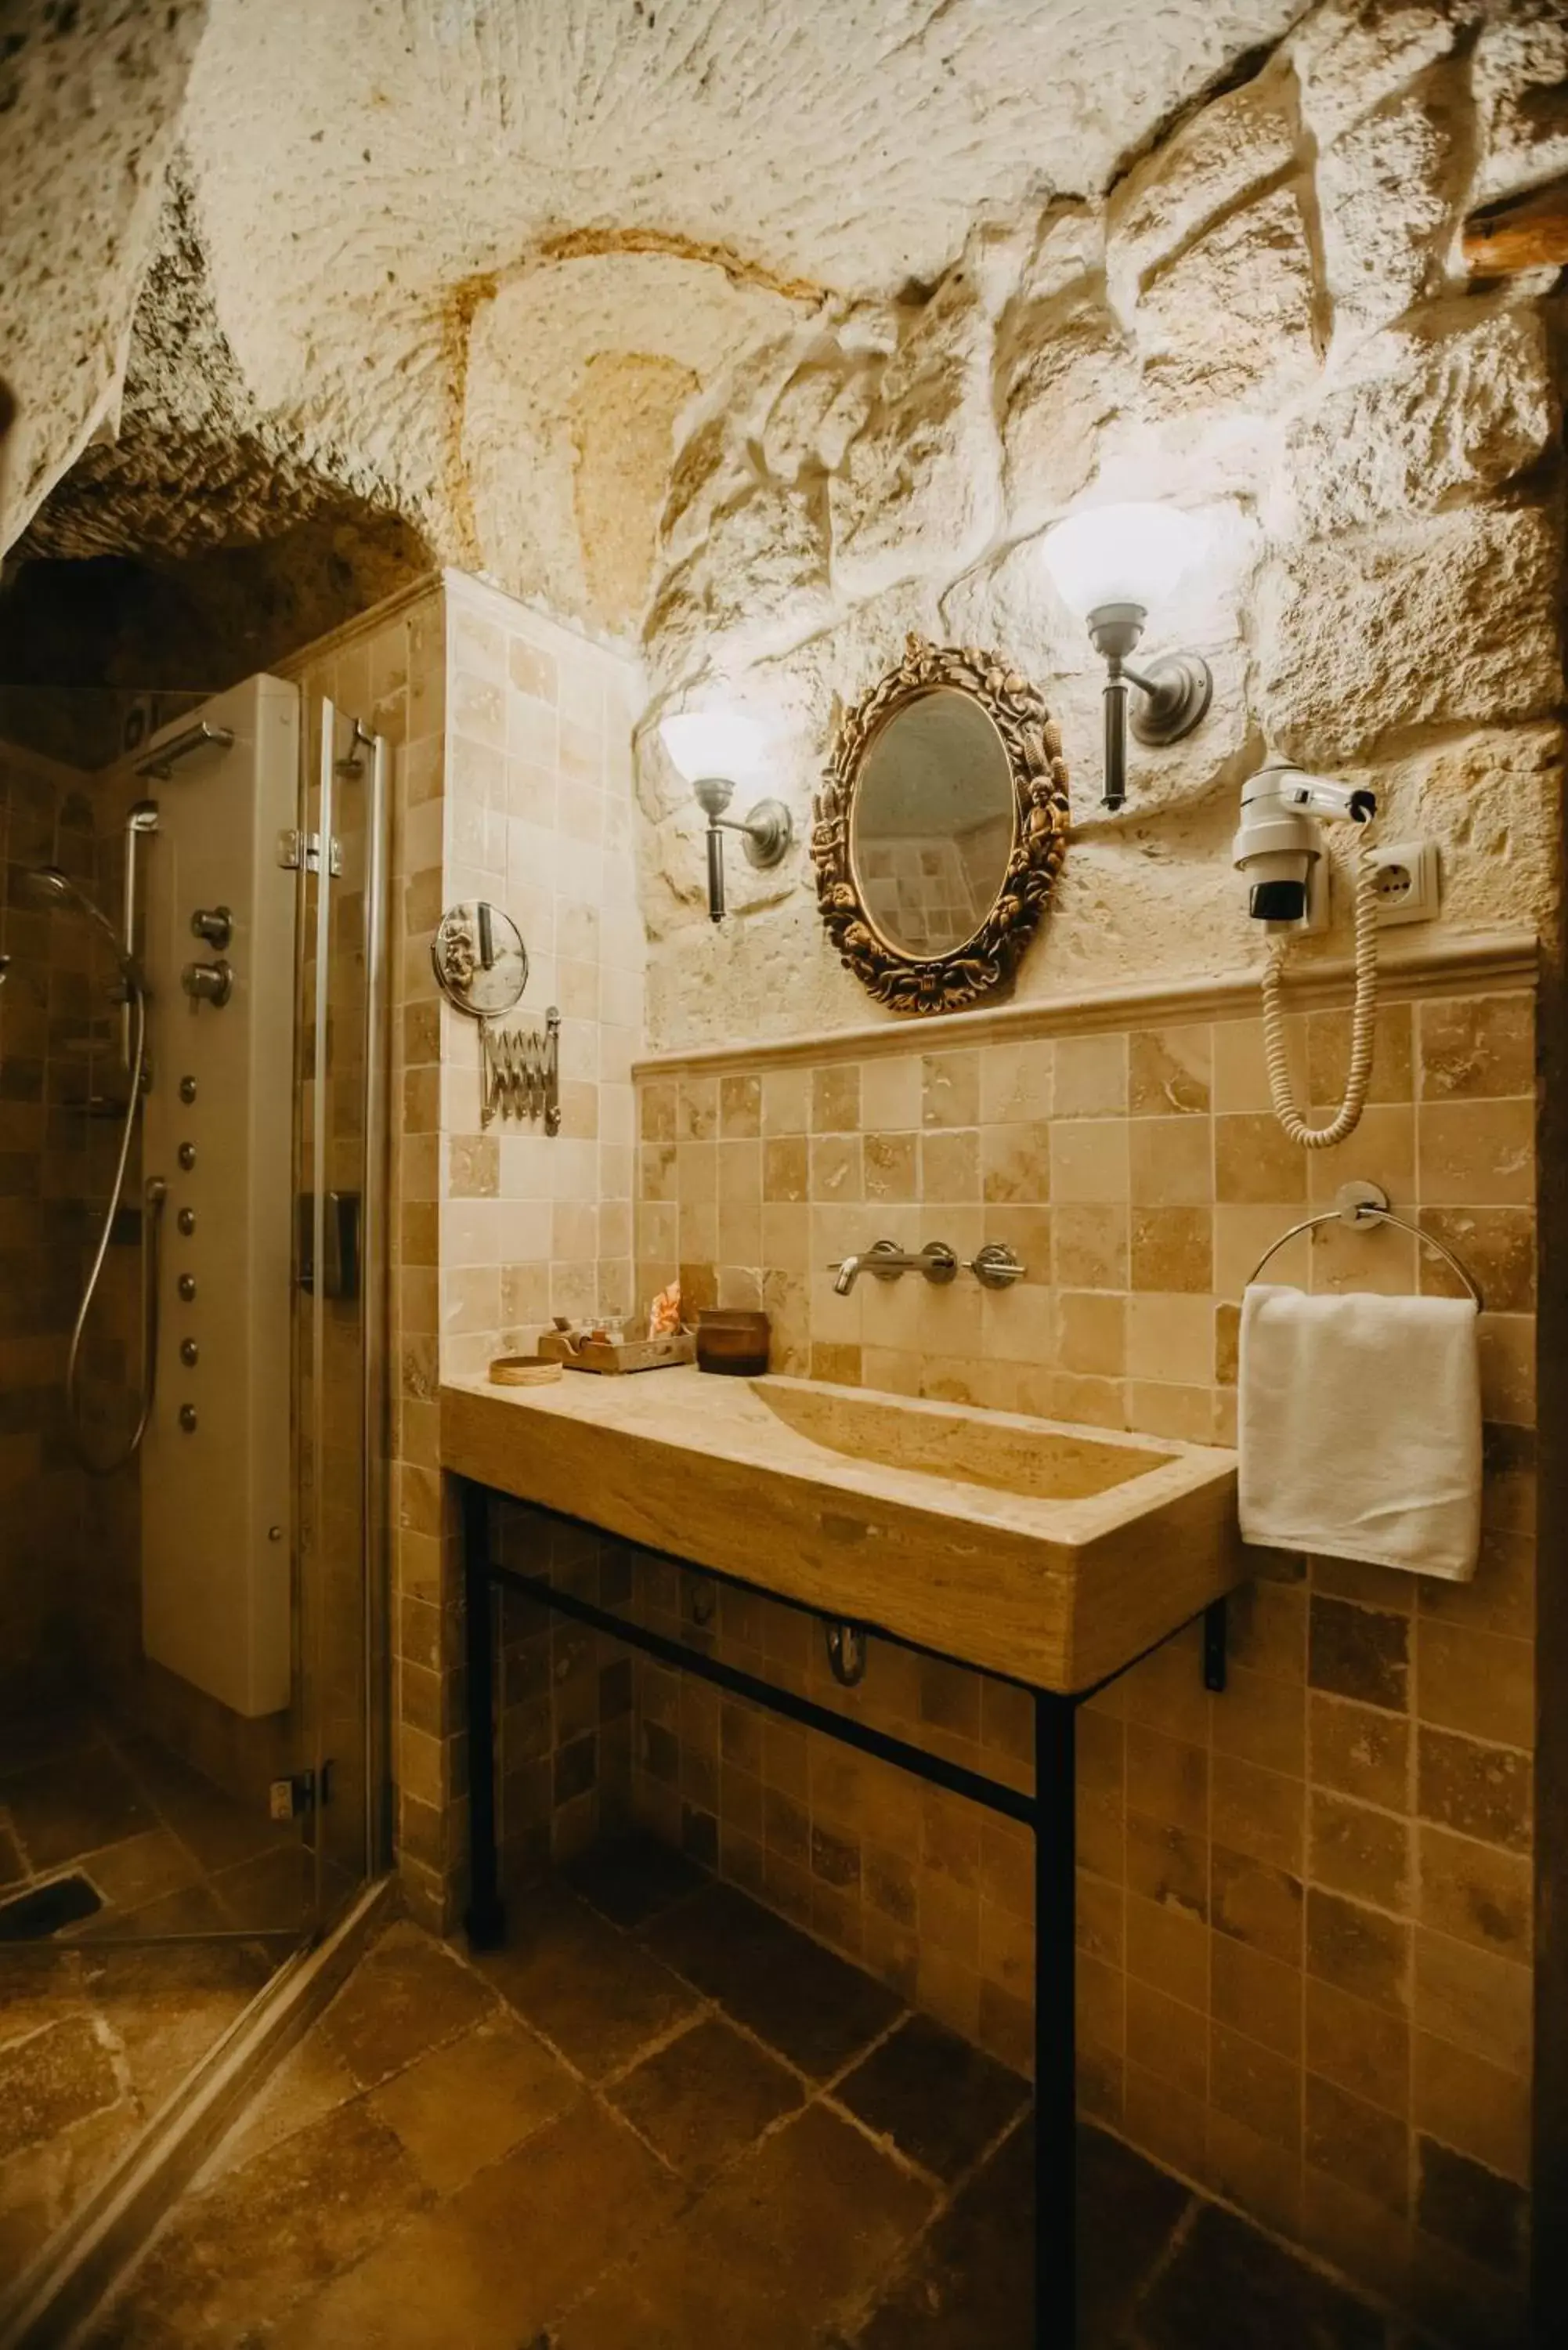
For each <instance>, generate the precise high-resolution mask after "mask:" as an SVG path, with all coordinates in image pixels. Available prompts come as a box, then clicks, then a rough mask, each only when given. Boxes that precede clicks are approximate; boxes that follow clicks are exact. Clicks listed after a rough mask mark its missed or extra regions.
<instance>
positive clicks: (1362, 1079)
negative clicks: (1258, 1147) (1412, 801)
mask: <svg viewBox="0 0 1568 2350" xmlns="http://www.w3.org/2000/svg"><path fill="white" fill-rule="evenodd" d="M1285 950H1286V941H1284V940H1283V939H1276V940H1275V941H1273V943H1272V947H1271V949H1270V952H1269V960H1268V964H1267V966H1266V968H1265V970H1264V972H1263V1054H1264V1058H1265V1060H1266V1062H1267V1064H1268V1071H1269V1098H1270V1100H1271V1101H1272V1105H1273V1111H1274V1116H1275V1117H1276V1118H1278V1119H1279V1121H1280V1124H1281V1125H1282V1127H1283V1128H1284V1130H1285V1132H1286V1133H1287V1134H1288V1135H1289V1136H1290V1139H1291V1140H1292V1141H1293V1142H1299V1143H1300V1145H1301V1147H1302V1149H1303V1150H1332V1149H1333V1148H1334V1144H1335V1143H1336V1142H1343V1141H1344V1140H1345V1136H1346V1135H1347V1134H1353V1133H1354V1132H1355V1128H1356V1125H1357V1122H1358V1121H1359V1119H1360V1117H1361V1113H1362V1111H1363V1109H1364V1108H1365V1107H1366V1088H1367V1087H1368V1085H1369V1084H1370V1082H1371V1078H1372V1048H1373V1044H1374V1042H1375V1040H1376V1033H1377V882H1376V869H1375V868H1374V866H1373V862H1372V858H1371V856H1370V855H1369V853H1368V851H1367V848H1366V846H1365V842H1364V845H1363V847H1362V850H1361V854H1360V857H1359V858H1358V859H1357V862H1356V868H1355V1005H1354V1008H1353V1009H1352V1012H1351V1015H1350V1071H1349V1074H1348V1076H1346V1078H1345V1099H1344V1100H1343V1101H1342V1102H1341V1104H1340V1106H1339V1107H1338V1109H1337V1110H1336V1111H1335V1113H1334V1117H1333V1118H1330V1120H1329V1122H1328V1124H1327V1125H1326V1126H1309V1125H1308V1124H1307V1122H1306V1120H1305V1118H1303V1116H1302V1114H1301V1111H1300V1109H1299V1108H1298V1107H1297V1106H1296V1099H1295V1096H1294V1094H1293V1092H1292V1090H1291V1071H1290V1056H1289V1054H1288V1053H1287V1051H1286V1047H1285V1010H1284V1004H1283V1003H1282V999H1281V993H1280V990H1281V985H1282V981H1283V978H1284V965H1285Z"/></svg>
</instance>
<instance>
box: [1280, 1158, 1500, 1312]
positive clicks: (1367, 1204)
mask: <svg viewBox="0 0 1568 2350" xmlns="http://www.w3.org/2000/svg"><path fill="white" fill-rule="evenodd" d="M1319 1224H1344V1225H1345V1228H1346V1229H1347V1230H1348V1231H1350V1232H1358V1231H1364V1230H1366V1228H1367V1227H1368V1226H1369V1225H1372V1224H1392V1225H1394V1227H1395V1228H1396V1230H1397V1231H1398V1232H1410V1233H1412V1234H1413V1235H1414V1236H1415V1238H1416V1239H1417V1240H1418V1241H1420V1242H1422V1243H1424V1244H1425V1246H1426V1247H1428V1248H1429V1249H1431V1250H1433V1251H1434V1252H1435V1253H1436V1254H1437V1255H1438V1256H1440V1257H1441V1258H1442V1259H1443V1261H1444V1263H1446V1264H1447V1265H1448V1266H1449V1269H1450V1270H1451V1271H1452V1272H1453V1273H1455V1274H1457V1275H1458V1276H1459V1280H1460V1281H1462V1282H1463V1283H1464V1284H1465V1287H1466V1288H1467V1289H1468V1290H1469V1294H1470V1295H1471V1296H1472V1297H1473V1298H1474V1300H1475V1302H1476V1307H1477V1310H1478V1312H1479V1311H1480V1310H1481V1308H1482V1305H1483V1300H1482V1297H1481V1294H1480V1285H1479V1284H1478V1283H1477V1282H1476V1280H1475V1278H1474V1276H1473V1275H1472V1274H1469V1272H1467V1270H1466V1268H1465V1267H1464V1265H1462V1264H1461V1263H1460V1262H1459V1258H1458V1257H1457V1256H1456V1255H1455V1254H1454V1253H1453V1250H1452V1249H1451V1248H1448V1247H1446V1246H1445V1245H1444V1243H1442V1242H1441V1241H1440V1240H1438V1236H1437V1234H1436V1233H1435V1232H1423V1231H1422V1230H1421V1227H1420V1225H1419V1224H1412V1223H1410V1222H1407V1220H1406V1218H1405V1217H1403V1216H1397V1215H1396V1214H1395V1213H1394V1211H1393V1209H1392V1208H1391V1207H1390V1206H1389V1205H1388V1194H1387V1192H1386V1191H1384V1189H1383V1187H1382V1185H1381V1184H1380V1183H1342V1184H1341V1185H1340V1187H1339V1189H1338V1191H1336V1192H1335V1193H1334V1205H1333V1207H1332V1208H1324V1210H1323V1211H1322V1212H1321V1213H1320V1214H1318V1215H1315V1216H1303V1219H1302V1221H1301V1222H1300V1223H1299V1224H1293V1225H1292V1226H1291V1228H1290V1231H1289V1232H1282V1233H1281V1234H1280V1237H1279V1239H1278V1240H1277V1241H1271V1242H1270V1243H1269V1245H1268V1247H1267V1248H1266V1249H1265V1250H1264V1251H1263V1253H1262V1256H1261V1257H1260V1258H1259V1259H1258V1262H1257V1263H1256V1264H1255V1265H1254V1266H1253V1267H1252V1271H1251V1278H1250V1280H1249V1282H1248V1284H1247V1285H1248V1287H1249V1288H1251V1284H1252V1282H1254V1281H1256V1279H1257V1278H1258V1275H1259V1274H1261V1273H1262V1270H1263V1267H1264V1266H1265V1265H1266V1264H1267V1263H1268V1262H1269V1259H1270V1258H1271V1257H1272V1256H1278V1254H1279V1253H1280V1251H1281V1250H1282V1248H1283V1247H1285V1245H1286V1244H1287V1243H1289V1242H1291V1241H1293V1240H1299V1239H1300V1238H1301V1235H1302V1234H1303V1232H1313V1231H1314V1230H1315V1229H1316V1227H1317V1226H1318V1225H1319Z"/></svg>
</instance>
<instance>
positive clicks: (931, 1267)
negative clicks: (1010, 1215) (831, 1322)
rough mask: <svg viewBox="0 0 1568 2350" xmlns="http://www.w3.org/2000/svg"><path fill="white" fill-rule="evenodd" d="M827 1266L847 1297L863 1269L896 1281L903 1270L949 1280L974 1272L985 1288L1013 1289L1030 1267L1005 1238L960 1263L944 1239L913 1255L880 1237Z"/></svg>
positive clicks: (836, 1292)
mask: <svg viewBox="0 0 1568 2350" xmlns="http://www.w3.org/2000/svg"><path fill="white" fill-rule="evenodd" d="M828 1270H829V1272H830V1273H833V1274H836V1275H837V1279H836V1281H835V1282H834V1284H833V1294H834V1295H835V1296H836V1297H847V1296H848V1295H849V1293H850V1291H851V1290H852V1289H853V1288H854V1286H855V1284H856V1283H857V1280H858V1279H859V1277H860V1275H861V1274H863V1273H874V1274H876V1276H877V1280H878V1281H897V1280H898V1276H899V1274H903V1273H923V1274H925V1276H926V1279H927V1280H928V1281H935V1282H947V1281H951V1280H952V1278H953V1276H954V1275H955V1274H957V1273H959V1272H961V1271H962V1272H964V1273H972V1274H973V1275H974V1277H975V1279H976V1280H977V1281H978V1282H979V1283H980V1284H981V1287H982V1288H984V1289H1011V1288H1012V1284H1013V1283H1014V1282H1015V1281H1022V1280H1023V1276H1024V1274H1026V1273H1027V1272H1028V1270H1029V1268H1028V1266H1027V1265H1025V1264H1023V1263H1020V1262H1019V1260H1018V1258H1017V1257H1016V1256H1015V1255H1014V1253H1013V1252H1012V1249H1010V1248H1009V1247H1008V1246H1007V1244H1006V1243H1005V1242H1004V1241H988V1242H987V1243H986V1245H985V1246H984V1248H982V1249H981V1251H980V1253H979V1254H978V1255H977V1256H973V1257H966V1258H965V1259H964V1261H963V1263H962V1264H960V1261H959V1259H958V1257H957V1256H956V1255H955V1253H954V1252H953V1251H952V1250H951V1249H950V1248H949V1246H948V1244H947V1243H946V1242H945V1241H928V1242H927V1243H926V1245H925V1247H924V1248H923V1249H920V1250H919V1251H918V1253H916V1254H915V1255H913V1256H910V1255H909V1253H908V1252H907V1251H906V1250H904V1249H901V1248H900V1247H899V1246H898V1242H897V1241H878V1242H877V1244H876V1246H875V1247H874V1248H868V1249H867V1250H865V1251H864V1252H863V1253H861V1254H860V1255H858V1256H846V1257H844V1258H841V1259H840V1261H839V1263H836V1264H835V1265H830V1266H829V1267H828Z"/></svg>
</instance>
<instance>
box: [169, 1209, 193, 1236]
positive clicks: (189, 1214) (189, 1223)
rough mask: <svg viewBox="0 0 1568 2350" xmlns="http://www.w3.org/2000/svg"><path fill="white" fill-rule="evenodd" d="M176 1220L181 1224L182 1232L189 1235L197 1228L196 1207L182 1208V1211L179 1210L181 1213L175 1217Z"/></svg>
mask: <svg viewBox="0 0 1568 2350" xmlns="http://www.w3.org/2000/svg"><path fill="white" fill-rule="evenodd" d="M174 1221H175V1222H176V1223H177V1224H178V1225H179V1227H180V1229H181V1231H182V1232H184V1233H186V1234H187V1235H189V1234H190V1233H192V1232H194V1231H195V1229H196V1211H195V1209H194V1208H182V1209H181V1211H180V1212H179V1214H178V1215H177V1216H176V1217H175V1219H174Z"/></svg>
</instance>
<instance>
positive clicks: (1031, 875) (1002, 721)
mask: <svg viewBox="0 0 1568 2350" xmlns="http://www.w3.org/2000/svg"><path fill="white" fill-rule="evenodd" d="M943 688H945V689H946V690H947V691H950V692H958V693H967V694H970V695H972V697H973V699H974V700H975V701H976V702H979V703H980V705H981V708H982V709H983V710H984V712H986V715H987V716H988V717H989V718H990V720H991V722H992V725H993V726H994V727H995V728H996V731H997V733H998V734H999V735H1000V736H1001V738H1002V749H1003V750H1004V751H1005V752H1006V754H1007V764H1008V766H1009V767H1010V769H1011V770H1012V790H1013V800H1014V825H1013V842H1012V856H1011V858H1009V860H1008V866H1007V871H1006V873H1005V875H1004V876H1003V878H1002V887H1001V889H999V890H998V891H997V894H996V897H995V899H994V900H993V901H992V908H991V911H990V913H989V914H988V915H987V916H986V918H985V920H984V921H983V922H982V923H981V926H980V928H979V930H977V931H975V933H974V934H973V936H972V937H971V938H969V939H966V940H965V941H964V942H963V944H962V945H961V946H960V947H956V948H955V949H954V950H953V951H951V952H950V953H949V954H943V955H936V956H933V957H931V958H930V959H929V961H920V960H919V959H917V958H915V957H912V956H909V955H907V954H901V953H900V952H899V951H898V949H897V948H896V947H895V946H893V945H892V944H891V943H890V941H888V939H886V938H885V937H884V936H883V934H882V932H881V931H879V930H878V929H877V926H876V924H875V922H874V921H873V920H871V918H870V916H869V914H868V913H867V910H866V906H865V902H864V900H863V899H862V897H861V894H860V888H859V884H858V883H857V879H856V878H855V866H854V859H853V857H852V854H851V847H850V832H851V823H852V819H853V816H854V809H855V794H856V791H857V786H858V784H859V780H860V773H861V768H862V765H863V764H864V761H865V758H866V754H867V751H868V750H869V748H870V746H871V743H872V742H873V740H874V739H875V737H876V736H877V734H879V733H881V731H882V729H883V727H884V726H885V725H887V723H888V720H889V719H890V718H892V717H893V716H894V715H895V714H896V713H897V712H898V711H899V710H902V709H905V708H907V707H908V705H909V703H910V702H916V701H919V699H921V697H922V696H924V695H926V694H928V693H934V692H936V691H939V690H940V689H943ZM813 815H814V822H813V825H812V833H811V857H812V863H813V864H814V865H815V868H816V896H817V903H818V905H819V906H820V908H821V910H822V919H823V921H824V922H825V924H826V928H827V933H828V936H829V937H830V938H831V939H832V941H833V943H834V945H835V946H836V948H837V950H838V955H839V960H840V961H841V962H843V963H844V965H845V967H846V969H847V970H849V971H852V972H854V973H855V976H856V978H857V980H859V982H860V983H861V985H862V986H863V987H865V988H867V989H868V990H869V992H870V993H871V994H873V995H874V996H875V997H876V998H877V1002H878V1003H887V1004H889V1005H891V1007H892V1009H893V1010H894V1011H895V1012H911V1013H924V1012H957V1011H959V1010H960V1009H961V1007H962V1006H963V1005H964V1004H966V1003H974V1002H975V1001H976V999H977V998H978V997H980V996H982V995H990V994H992V993H994V991H995V990H996V989H997V988H999V987H1002V986H1003V985H1004V984H1005V983H1006V982H1007V981H1008V980H1009V979H1010V978H1011V977H1012V973H1013V971H1014V970H1015V969H1016V967H1017V964H1018V959H1019V957H1020V956H1021V955H1022V953H1023V950H1024V948H1025V947H1026V946H1027V945H1028V943H1029V941H1030V939H1031V938H1032V936H1033V932H1034V928H1035V925H1036V923H1037V922H1038V921H1039V920H1040V917H1041V915H1042V914H1043V913H1044V910H1045V905H1046V901H1047V899H1049V898H1050V895H1051V892H1052V889H1054V886H1055V881H1056V876H1057V874H1058V873H1059V872H1060V871H1061V869H1062V859H1063V858H1064V856H1065V855H1066V853H1067V828H1068V824H1069V821H1070V816H1069V810H1068V803H1067V768H1066V763H1065V761H1064V759H1063V756H1062V736H1061V733H1060V731H1059V730H1058V728H1057V725H1056V723H1055V721H1054V719H1053V717H1052V716H1051V714H1050V712H1049V711H1048V710H1047V709H1046V707H1045V704H1044V702H1043V701H1042V699H1041V697H1040V695H1039V694H1038V693H1037V692H1036V691H1035V690H1034V688H1033V686H1032V685H1031V684H1030V683H1029V681H1028V680H1027V678H1024V677H1021V676H1020V675H1019V673H1018V671H1016V670H1015V669H1014V668H1013V667H1012V663H1011V662H1010V661H1008V660H1004V659H1003V658H1002V654H1000V653H997V652H982V651H981V650H979V649H978V648H976V647H975V646H972V645H965V646H958V645H932V644H928V643H927V641H926V639H924V638H923V637H919V636H916V635H915V634H914V633H913V632H912V631H911V633H910V634H909V637H907V638H906V639H905V650H904V658H903V660H901V661H900V662H899V664H898V668H897V669H895V670H889V671H888V674H887V675H886V677H884V678H882V679H880V680H879V681H878V682H877V684H876V685H874V686H873V687H872V689H871V691H870V692H869V693H867V694H866V695H865V696H864V697H863V698H862V699H861V700H860V701H859V702H856V703H855V704H854V705H853V707H852V708H851V709H849V710H847V711H846V712H845V714H844V716H843V718H842V719H841V720H840V721H839V724H838V731H837V733H836V735H835V736H834V740H833V750H832V754H831V756H830V758H829V760H828V764H827V771H826V777H825V779H824V788H823V790H822V791H820V792H819V793H818V794H817V796H816V802H815V809H814V811H813Z"/></svg>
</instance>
